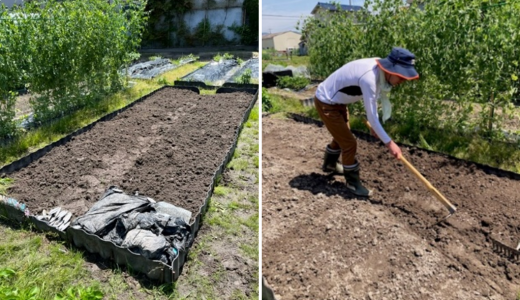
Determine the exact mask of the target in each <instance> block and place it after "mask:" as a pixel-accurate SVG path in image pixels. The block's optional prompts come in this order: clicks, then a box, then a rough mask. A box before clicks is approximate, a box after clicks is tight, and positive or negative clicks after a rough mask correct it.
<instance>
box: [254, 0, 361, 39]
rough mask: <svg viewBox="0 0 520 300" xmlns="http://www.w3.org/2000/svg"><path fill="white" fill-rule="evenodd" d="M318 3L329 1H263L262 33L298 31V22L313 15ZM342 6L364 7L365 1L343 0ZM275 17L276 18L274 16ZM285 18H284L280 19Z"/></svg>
mask: <svg viewBox="0 0 520 300" xmlns="http://www.w3.org/2000/svg"><path fill="white" fill-rule="evenodd" d="M318 2H325V3H328V2H330V1H329V0H325V1H323V0H322V1H317V0H262V32H267V33H275V32H281V31H288V30H296V24H297V22H298V20H300V19H303V18H305V17H309V16H310V15H311V11H312V9H313V8H314V7H315V6H316V4H317V3H318ZM337 2H339V3H340V4H346V5H349V4H352V5H361V6H362V5H363V3H364V1H363V0H350V1H349V0H341V1H337ZM273 15H275V16H273ZM278 16H283V17H278Z"/></svg>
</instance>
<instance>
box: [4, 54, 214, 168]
mask: <svg viewBox="0 0 520 300" xmlns="http://www.w3.org/2000/svg"><path fill="white" fill-rule="evenodd" d="M205 64H206V62H194V63H191V64H186V65H184V66H181V67H179V68H177V69H175V70H171V71H168V72H166V73H164V74H163V75H161V76H160V77H158V78H155V79H153V80H139V79H135V80H132V81H134V82H135V85H134V86H132V87H131V88H128V89H125V90H123V91H121V92H118V93H116V94H114V95H111V96H109V97H107V98H106V99H105V100H103V101H100V102H98V103H95V104H93V105H91V106H90V107H86V108H83V109H80V110H78V111H76V112H75V113H73V114H71V115H68V116H65V117H64V118H61V119H60V120H58V121H57V122H55V123H52V124H49V125H45V126H42V127H39V128H38V129H36V130H31V131H29V132H27V133H26V134H24V135H22V136H21V137H20V138H19V139H17V140H15V141H14V142H12V143H10V144H8V145H6V146H4V147H2V151H1V152H0V167H1V166H4V165H7V164H9V163H11V162H13V161H15V160H17V159H19V158H21V157H23V156H26V155H27V154H28V153H30V152H33V151H36V150H38V149H40V148H43V147H45V146H46V145H48V144H50V143H52V142H55V141H57V140H59V139H60V138H62V137H64V136H66V135H67V134H70V133H72V132H73V131H75V130H77V129H79V128H82V127H84V126H86V125H88V124H90V123H92V122H94V121H96V120H98V119H99V118H101V117H103V116H104V115H106V114H108V113H110V112H112V111H115V110H117V109H120V108H122V107H124V106H126V105H128V104H129V103H131V102H133V101H135V100H137V99H139V98H140V97H142V96H144V95H146V94H148V93H150V92H152V91H154V90H156V89H158V88H160V87H161V86H163V85H173V83H174V81H175V80H176V79H178V78H180V77H182V76H184V75H186V74H188V73H189V72H191V71H194V70H196V69H198V68H200V67H202V66H204V65H205ZM209 93H215V92H214V91H212V92H209ZM201 94H205V93H203V92H202V91H201Z"/></svg>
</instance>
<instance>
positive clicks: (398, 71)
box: [376, 47, 419, 80]
mask: <svg viewBox="0 0 520 300" xmlns="http://www.w3.org/2000/svg"><path fill="white" fill-rule="evenodd" d="M376 62H377V65H378V66H379V67H380V68H381V69H383V71H385V72H386V73H389V74H392V75H396V76H399V77H401V78H403V79H406V80H414V79H418V78H419V73H417V71H416V70H415V55H414V54H413V53H412V52H410V51H408V50H406V49H404V48H400V47H393V48H392V52H390V54H389V55H388V56H387V57H386V58H381V59H378V60H376Z"/></svg>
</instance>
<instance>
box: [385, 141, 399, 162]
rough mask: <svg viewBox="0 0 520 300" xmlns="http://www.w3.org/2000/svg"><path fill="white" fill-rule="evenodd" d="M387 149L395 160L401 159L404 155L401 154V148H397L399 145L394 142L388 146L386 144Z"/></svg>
mask: <svg viewBox="0 0 520 300" xmlns="http://www.w3.org/2000/svg"><path fill="white" fill-rule="evenodd" d="M386 147H387V148H388V150H389V151H390V153H391V154H392V155H393V156H394V157H395V158H397V159H401V156H402V155H403V153H402V152H401V148H399V146H397V144H396V143H394V141H390V142H388V144H386Z"/></svg>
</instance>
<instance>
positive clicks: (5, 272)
mask: <svg viewBox="0 0 520 300" xmlns="http://www.w3.org/2000/svg"><path fill="white" fill-rule="evenodd" d="M83 264H84V259H83V256H82V254H81V252H79V251H76V250H74V249H71V248H68V247H66V246H64V245H63V244H61V243H59V242H55V241H49V240H47V239H46V238H44V237H43V236H42V235H40V234H37V233H34V232H31V231H27V230H26V229H11V228H10V227H4V226H1V227H0V266H2V267H0V277H1V278H2V279H1V280H0V299H9V298H8V297H7V296H8V295H15V294H18V295H19V296H18V297H14V296H13V298H12V299H54V297H55V296H59V295H67V294H68V293H72V294H76V295H78V294H79V293H80V292H81V293H82V294H83V295H86V294H89V295H100V294H102V292H101V290H100V288H99V282H97V281H95V280H88V279H86V278H88V276H87V275H88V271H87V270H86V269H85V268H83ZM50 279H52V280H50ZM69 290H70V291H69ZM31 297H32V298H31ZM68 299H74V298H68ZM78 299H79V298H78ZM83 299H101V298H83Z"/></svg>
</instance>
